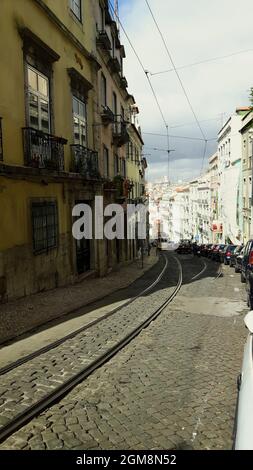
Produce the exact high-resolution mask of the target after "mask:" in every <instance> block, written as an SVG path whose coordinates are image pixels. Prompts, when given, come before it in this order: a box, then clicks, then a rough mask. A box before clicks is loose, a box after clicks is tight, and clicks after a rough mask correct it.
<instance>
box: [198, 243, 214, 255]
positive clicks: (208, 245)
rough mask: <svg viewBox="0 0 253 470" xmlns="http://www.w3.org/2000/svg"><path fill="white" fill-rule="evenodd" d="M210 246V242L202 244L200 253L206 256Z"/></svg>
mask: <svg viewBox="0 0 253 470" xmlns="http://www.w3.org/2000/svg"><path fill="white" fill-rule="evenodd" d="M212 246H213V244H212V243H208V244H207V245H204V247H203V249H202V250H201V255H202V256H206V257H207V256H208V253H209V251H210V250H211V248H212Z"/></svg>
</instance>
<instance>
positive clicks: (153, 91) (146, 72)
mask: <svg viewBox="0 0 253 470" xmlns="http://www.w3.org/2000/svg"><path fill="white" fill-rule="evenodd" d="M109 5H110V7H111V9H112V11H113V12H114V15H115V17H116V18H117V20H118V23H119V24H120V26H121V28H122V31H123V32H124V34H125V36H126V38H127V40H128V42H129V45H130V47H131V49H132V50H133V52H134V54H135V57H136V58H137V60H138V62H139V64H140V66H141V68H142V70H143V72H144V74H145V77H146V78H147V81H148V83H149V86H150V88H151V91H152V94H153V96H154V99H155V101H156V104H157V106H158V109H159V111H160V114H161V117H162V120H163V122H164V125H165V126H167V122H166V119H165V117H164V114H163V112H162V109H161V105H160V103H159V101H158V98H157V95H156V93H155V90H154V88H153V86H152V83H151V81H150V78H149V76H148V73H149V72H148V71H147V70H146V69H145V68H144V66H143V63H142V61H141V59H140V57H139V55H138V54H137V51H136V49H135V47H134V46H133V43H132V41H131V39H130V38H129V36H128V34H127V32H126V30H125V28H124V26H123V24H122V23H121V20H120V18H119V15H118V14H117V12H116V11H115V9H114V7H113V5H112V4H111V2H110V0H109Z"/></svg>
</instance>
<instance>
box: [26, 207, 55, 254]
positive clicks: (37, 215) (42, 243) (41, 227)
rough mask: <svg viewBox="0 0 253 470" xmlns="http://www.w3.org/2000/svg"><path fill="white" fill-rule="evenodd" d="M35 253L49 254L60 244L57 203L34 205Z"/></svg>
mask: <svg viewBox="0 0 253 470" xmlns="http://www.w3.org/2000/svg"><path fill="white" fill-rule="evenodd" d="M32 228H33V251H34V253H36V254H38V253H42V252H45V251H46V252H47V251H48V250H50V249H52V248H56V247H57V244H58V213H57V204H56V202H48V201H46V202H33V203H32Z"/></svg>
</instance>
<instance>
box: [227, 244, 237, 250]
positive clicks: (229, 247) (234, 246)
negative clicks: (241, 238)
mask: <svg viewBox="0 0 253 470" xmlns="http://www.w3.org/2000/svg"><path fill="white" fill-rule="evenodd" d="M235 249H236V245H228V247H227V251H234V250H235Z"/></svg>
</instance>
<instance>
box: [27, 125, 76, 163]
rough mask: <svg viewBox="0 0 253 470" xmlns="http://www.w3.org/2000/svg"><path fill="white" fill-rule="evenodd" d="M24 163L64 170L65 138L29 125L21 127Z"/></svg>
mask: <svg viewBox="0 0 253 470" xmlns="http://www.w3.org/2000/svg"><path fill="white" fill-rule="evenodd" d="M23 139H24V151H25V162H26V165H28V166H32V167H34V168H46V169H48V170H55V171H63V170H64V145H65V144H66V143H67V140H66V139H63V138H62V137H56V136H54V135H51V134H46V133H45V132H42V131H40V130H37V129H33V128H31V127H24V128H23Z"/></svg>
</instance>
